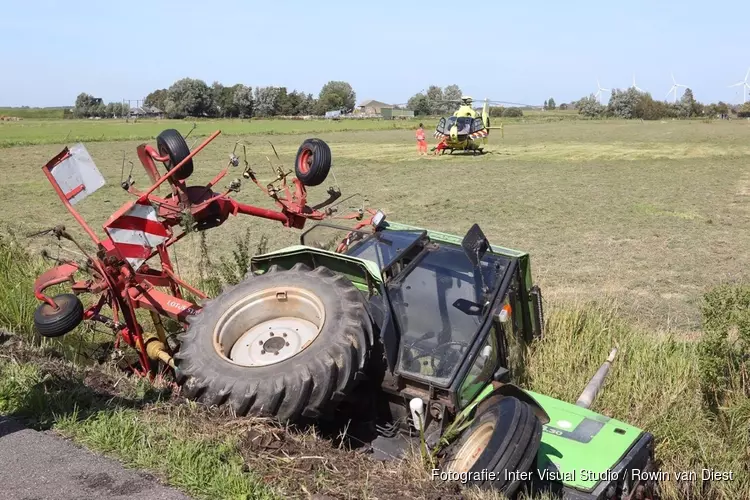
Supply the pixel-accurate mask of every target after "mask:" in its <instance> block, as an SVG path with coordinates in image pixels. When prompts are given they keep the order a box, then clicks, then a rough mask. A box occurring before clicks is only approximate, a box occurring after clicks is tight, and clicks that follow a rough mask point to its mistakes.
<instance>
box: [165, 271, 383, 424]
mask: <svg viewBox="0 0 750 500" xmlns="http://www.w3.org/2000/svg"><path fill="white" fill-rule="evenodd" d="M315 322H317V324H315ZM188 323H189V327H188V329H187V331H186V332H185V333H184V334H182V335H181V337H180V341H181V342H180V350H179V351H178V352H177V354H176V355H175V361H176V365H177V369H176V374H177V382H178V383H179V384H180V385H182V387H183V391H184V394H185V395H186V396H187V397H188V398H189V399H193V400H197V401H199V402H202V403H204V404H207V405H217V406H219V405H223V404H229V405H231V407H232V408H233V409H234V411H235V412H236V413H237V414H238V415H242V416H244V415H254V416H266V417H272V418H276V419H277V420H280V421H282V422H295V421H299V420H302V418H303V417H305V418H312V419H316V418H319V417H321V416H325V415H326V414H327V413H329V412H330V411H331V410H333V409H334V408H335V406H336V404H337V403H338V402H340V401H341V400H343V399H345V398H346V397H347V396H349V395H350V394H351V393H352V392H353V390H354V388H355V387H356V385H357V383H358V382H359V381H360V380H362V379H363V378H364V373H365V370H366V366H367V362H368V358H369V355H370V351H371V348H372V344H373V333H372V321H371V319H370V316H369V313H368V311H367V309H366V308H365V305H364V300H363V297H362V294H361V293H360V292H359V291H358V290H357V288H355V287H354V285H353V284H352V283H351V282H350V281H349V280H347V279H346V278H344V277H343V276H340V275H336V274H334V273H333V272H331V271H330V270H329V269H327V268H325V267H317V268H315V269H313V270H311V269H310V268H308V267H306V266H304V265H302V264H297V265H295V266H294V267H293V268H292V269H290V270H283V269H281V268H279V267H278V266H272V267H271V268H270V269H269V270H268V271H267V272H266V273H265V274H261V275H255V276H252V277H250V278H247V279H245V280H244V281H242V282H241V283H239V284H238V285H236V286H234V287H231V288H229V289H226V290H225V291H223V292H222V293H221V294H220V295H219V296H218V297H217V298H216V299H215V300H212V301H210V302H208V303H207V304H206V305H205V306H204V307H203V309H202V310H201V311H200V312H199V313H198V314H196V315H194V316H191V317H189V318H188ZM266 327H267V328H266ZM316 330H317V333H316ZM279 354H284V356H279ZM278 359H280V361H277V360H278Z"/></svg>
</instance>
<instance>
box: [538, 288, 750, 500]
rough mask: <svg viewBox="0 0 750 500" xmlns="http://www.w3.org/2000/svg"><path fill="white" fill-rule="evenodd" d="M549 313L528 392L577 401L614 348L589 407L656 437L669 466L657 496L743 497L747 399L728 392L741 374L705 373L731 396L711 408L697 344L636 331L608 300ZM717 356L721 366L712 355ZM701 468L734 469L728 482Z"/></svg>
mask: <svg viewBox="0 0 750 500" xmlns="http://www.w3.org/2000/svg"><path fill="white" fill-rule="evenodd" d="M711 296H712V294H711V293H709V295H708V297H709V299H710V297H711ZM553 310H554V312H553V313H552V314H551V316H550V317H549V318H548V321H547V334H546V335H545V338H544V339H542V340H540V341H538V342H536V343H535V344H534V345H533V346H532V347H531V352H530V362H529V367H528V377H529V385H530V386H531V388H532V389H533V390H535V391H538V392H540V393H545V394H549V395H550V396H553V397H556V398H559V399H563V400H566V401H571V402H572V401H575V400H576V398H577V396H578V395H579V393H580V392H581V391H582V390H583V388H584V387H585V385H586V383H587V381H588V380H589V378H590V377H591V376H592V375H593V374H594V373H595V372H596V370H597V369H598V367H599V366H600V365H601V363H602V362H603V361H604V360H605V359H606V357H607V355H608V353H609V351H610V350H611V349H612V347H614V346H618V347H619V353H618V356H617V358H616V360H615V362H614V364H613V366H612V368H611V370H610V374H609V376H608V378H607V381H606V383H605V385H604V387H603V389H602V391H601V393H600V394H599V397H598V399H597V400H596V402H595V403H594V408H593V409H594V410H595V411H598V412H600V413H603V414H605V415H607V416H610V417H613V418H617V419H619V420H622V421H625V422H628V423H631V424H633V425H636V426H638V427H640V428H642V429H645V430H647V431H649V432H651V433H652V434H654V435H655V436H656V443H657V446H656V458H657V460H658V462H659V465H660V467H661V470H664V471H668V472H670V473H671V474H670V480H669V481H666V482H664V483H663V484H662V485H661V488H662V493H663V498H665V499H670V498H675V499H676V498H722V499H724V498H726V499H729V498H750V448H748V444H750V443H748V433H750V405H748V399H747V398H741V397H739V395H738V393H736V392H732V391H734V389H733V388H734V387H735V386H736V384H739V383H741V380H742V374H741V371H739V370H737V369H734V368H732V369H730V368H727V370H725V371H720V373H721V374H722V376H721V377H719V376H717V377H714V378H712V379H711V380H713V384H714V385H712V386H711V387H712V388H713V389H714V390H721V391H722V393H724V391H730V393H732V394H733V395H734V397H732V398H725V399H723V400H722V401H723V403H724V405H725V406H721V407H717V406H716V405H713V404H710V403H709V402H707V400H706V398H705V392H706V387H705V382H704V380H705V375H704V370H706V366H707V365H706V356H705V354H703V352H704V348H703V347H702V345H703V343H702V342H690V341H686V340H683V339H679V338H676V337H674V336H670V335H665V336H658V335H655V334H654V333H652V332H643V331H639V330H637V329H636V328H634V327H633V326H631V325H629V324H628V323H626V322H624V321H623V320H621V319H619V317H618V315H617V312H616V309H615V308H614V307H613V306H612V305H597V304H585V305H575V306H564V305H562V306H557V307H554V308H553ZM704 313H705V311H704ZM726 314H729V312H728V311H726V310H725V311H724V312H723V313H721V317H722V318H724V317H726ZM710 318H711V316H710V315H709V316H707V323H710V322H711V320H710ZM722 324H724V323H722ZM720 352H722V353H723V352H724V351H720ZM745 352H747V351H745ZM714 362H715V363H717V365H716V366H720V365H721V363H720V362H719V360H718V359H714ZM732 366H733V367H734V366H735V365H732ZM712 373H713V372H712ZM702 469H715V470H719V471H732V472H733V473H734V474H733V477H734V479H733V480H732V481H722V482H713V483H711V482H708V481H706V482H703V481H702V480H701V472H702ZM682 471H695V472H696V473H697V477H698V479H697V480H696V481H692V482H684V481H682V482H678V481H677V480H676V477H675V473H676V472H682Z"/></svg>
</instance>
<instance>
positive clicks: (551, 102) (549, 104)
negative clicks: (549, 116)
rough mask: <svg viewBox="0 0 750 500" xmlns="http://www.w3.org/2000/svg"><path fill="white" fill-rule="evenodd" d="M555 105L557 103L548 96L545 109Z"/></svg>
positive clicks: (552, 107) (553, 107)
mask: <svg viewBox="0 0 750 500" xmlns="http://www.w3.org/2000/svg"><path fill="white" fill-rule="evenodd" d="M556 107H557V104H555V99H553V98H552V97H550V98H549V100H548V101H547V109H555V108H556Z"/></svg>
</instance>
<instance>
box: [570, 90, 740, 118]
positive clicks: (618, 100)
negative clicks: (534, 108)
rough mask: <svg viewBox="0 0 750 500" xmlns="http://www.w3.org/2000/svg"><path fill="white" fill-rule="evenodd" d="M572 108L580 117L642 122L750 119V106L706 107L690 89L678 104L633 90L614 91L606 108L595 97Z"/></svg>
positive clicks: (583, 99)
mask: <svg viewBox="0 0 750 500" xmlns="http://www.w3.org/2000/svg"><path fill="white" fill-rule="evenodd" d="M572 105H573V107H574V108H575V109H577V110H578V113H579V114H581V115H583V116H587V117H590V118H604V117H612V118H624V119H631V118H635V119H642V120H661V119H665V118H694V117H717V116H718V117H724V118H728V117H729V114H730V112H731V113H734V114H736V115H737V116H738V117H739V118H747V117H750V103H745V104H743V105H742V106H730V105H729V104H727V103H725V102H722V101H719V102H717V103H711V104H703V103H701V102H698V101H697V100H696V99H695V96H694V95H693V91H692V90H691V89H689V88H687V89H685V92H684V93H683V94H682V97H681V98H680V99H679V100H678V101H677V102H667V101H659V100H656V99H654V98H653V97H651V94H650V93H648V92H643V91H640V90H638V89H635V88H633V87H631V88H629V89H625V90H622V89H614V90H612V93H611V95H610V97H609V102H608V103H607V105H606V106H605V105H603V104H601V103H600V102H599V100H598V99H597V97H596V96H595V95H594V94H590V95H588V96H586V97H583V98H581V99H579V100H578V101H575V102H573V103H572Z"/></svg>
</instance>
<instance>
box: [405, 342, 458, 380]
mask: <svg viewBox="0 0 750 500" xmlns="http://www.w3.org/2000/svg"><path fill="white" fill-rule="evenodd" d="M417 342H419V341H417ZM417 342H414V343H412V344H411V345H409V346H408V348H410V349H415V350H417V351H420V352H419V354H417V355H415V356H410V358H411V359H410V361H409V363H413V362H415V361H417V362H419V368H420V370H421V368H422V366H423V362H422V361H421V360H423V359H425V358H428V359H429V361H427V362H425V363H424V366H427V365H429V366H430V368H431V369H432V372H433V374H434V375H433V376H438V377H440V375H438V374H439V372H440V371H441V370H444V369H445V368H446V367H447V368H448V369H449V370H450V368H451V367H453V366H455V365H456V364H457V363H458V362H460V358H461V356H463V354H464V352H465V351H466V350H468V348H469V346H468V345H467V344H466V343H464V342H458V341H450V342H443V343H442V344H438V345H437V346H435V347H434V348H432V349H429V350H427V349H421V348H419V347H415V344H417ZM454 347H457V348H458V351H456V350H452V351H449V352H444V351H447V350H448V349H451V348H454ZM441 353H442V354H441ZM435 360H437V361H438V363H437V364H436V363H435Z"/></svg>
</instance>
